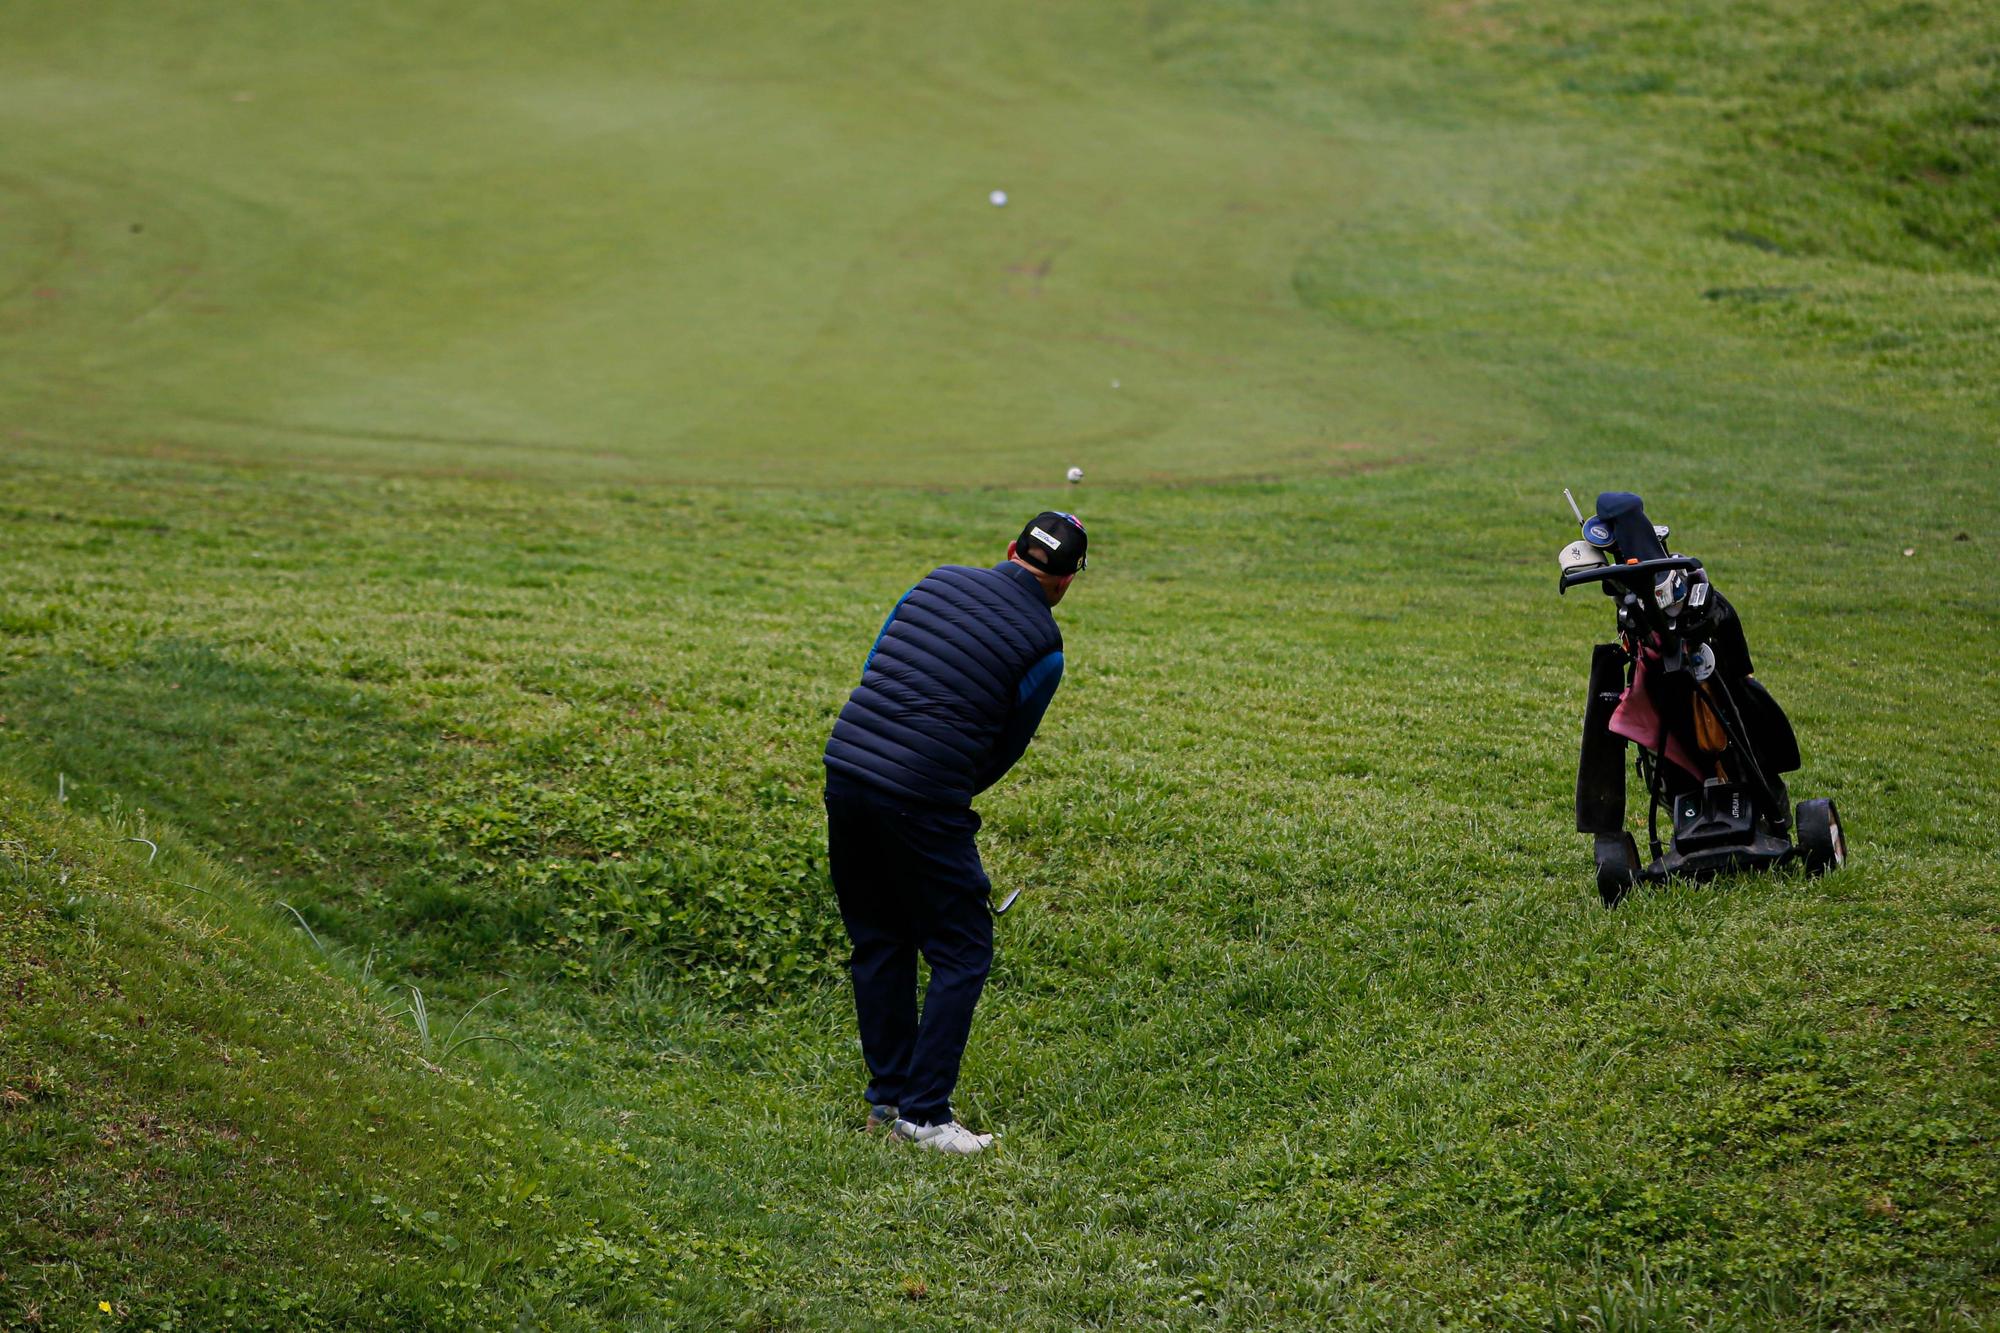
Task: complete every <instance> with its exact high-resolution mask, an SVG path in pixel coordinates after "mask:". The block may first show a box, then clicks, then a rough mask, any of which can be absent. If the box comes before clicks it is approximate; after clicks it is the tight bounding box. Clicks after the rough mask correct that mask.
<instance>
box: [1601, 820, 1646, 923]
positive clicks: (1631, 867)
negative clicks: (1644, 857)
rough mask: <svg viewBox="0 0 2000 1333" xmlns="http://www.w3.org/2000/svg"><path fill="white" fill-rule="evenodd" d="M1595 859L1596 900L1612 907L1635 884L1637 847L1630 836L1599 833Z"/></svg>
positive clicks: (1637, 871) (1637, 858) (1621, 899)
mask: <svg viewBox="0 0 2000 1333" xmlns="http://www.w3.org/2000/svg"><path fill="white" fill-rule="evenodd" d="M1596 855H1597V896H1598V897H1600V898H1602V899H1603V900H1604V905H1605V906H1606V907H1616V906H1618V904H1619V903H1620V902H1622V901H1624V898H1625V895H1626V894H1628V893H1630V892H1631V891H1632V886H1633V885H1634V884H1636V883H1638V882H1639V844H1638V843H1637V842H1634V841H1633V839H1632V835H1631V834H1630V833H1600V834H1598V835H1597V845H1596Z"/></svg>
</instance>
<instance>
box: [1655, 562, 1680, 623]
mask: <svg viewBox="0 0 2000 1333" xmlns="http://www.w3.org/2000/svg"><path fill="white" fill-rule="evenodd" d="M1687 595H1688V576H1687V571H1686V570H1684V569H1670V570H1668V571H1667V572H1666V573H1664V574H1662V575H1660V577H1658V578H1656V579H1654V580H1653V600H1654V601H1655V602H1658V603H1659V604H1660V609H1661V610H1662V611H1664V612H1666V613H1667V614H1668V615H1670V616H1677V615H1679V614H1680V612H1681V607H1682V606H1684V605H1686V604H1687Z"/></svg>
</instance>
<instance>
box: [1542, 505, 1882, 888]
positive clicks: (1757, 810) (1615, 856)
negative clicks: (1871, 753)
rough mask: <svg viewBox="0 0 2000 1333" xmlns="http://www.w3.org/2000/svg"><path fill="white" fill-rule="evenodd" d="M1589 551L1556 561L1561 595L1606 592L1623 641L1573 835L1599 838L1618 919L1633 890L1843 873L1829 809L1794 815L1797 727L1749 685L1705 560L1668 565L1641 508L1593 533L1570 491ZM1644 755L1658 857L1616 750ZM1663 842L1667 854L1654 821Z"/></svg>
mask: <svg viewBox="0 0 2000 1333" xmlns="http://www.w3.org/2000/svg"><path fill="white" fill-rule="evenodd" d="M1563 495H1564V498H1566V499H1568V500H1569V504H1570V510H1571V512H1572V513H1574V514H1575V515H1576V519H1577V523H1578V525H1579V526H1580V527H1581V529H1582V537H1581V538H1580V539H1579V540H1577V541H1574V542H1571V543H1570V544H1569V545H1568V546H1567V547H1565V548H1564V549H1563V553H1562V582H1561V584H1560V585H1559V588H1558V591H1559V592H1562V593H1567V592H1568V591H1569V590H1570V589H1571V588H1578V587H1582V586H1584V585H1585V584H1596V585H1597V586H1599V587H1601V588H1602V589H1603V590H1604V592H1605V595H1606V596H1608V597H1609V598H1610V599H1611V601H1612V604H1613V606H1614V607H1615V609H1616V614H1617V622H1618V638H1617V641H1616V642H1614V643H1600V644H1598V645H1597V646H1596V648H1595V649H1594V650H1593V652H1592V654H1591V661H1590V694H1589V697H1588V699H1587V701H1586V702H1585V705H1584V714H1583V750H1582V755H1581V758H1580V760H1579V762H1578V765H1577V776H1576V827H1577V831H1578V832H1579V833H1588V834H1591V835H1593V837H1594V839H1595V851H1596V860H1597V891H1598V894H1599V895H1600V896H1601V897H1602V898H1603V899H1604V903H1605V905H1606V906H1607V907H1610V906H1616V905H1617V903H1618V902H1619V901H1620V900H1621V899H1622V898H1624V896H1625V895H1626V893H1628V892H1629V891H1630V890H1631V888H1632V886H1633V885H1635V884H1637V883H1638V882H1639V881H1641V880H1645V881H1648V882H1659V881H1662V880H1665V879H1667V878H1669V877H1671V876H1685V877H1687V878H1692V879H1706V878H1708V877H1710V876H1712V875H1717V874H1721V873H1725V872H1730V871H1741V870H1769V869H1774V868H1776V867H1778V866H1782V865H1786V864H1789V863H1790V862H1792V861H1795V860H1796V861H1802V862H1803V863H1804V865H1805V867H1806V870H1807V871H1808V872H1809V873H1811V874H1816V875H1817V874H1823V873H1824V872H1826V871H1829V870H1837V869H1839V868H1840V866H1841V865H1842V864H1843V863H1844V862H1845V861H1846V859H1847V842H1846V839H1845V838H1844V837H1843V836H1842V834H1841V829H1840V817H1839V815H1838V813H1837V812H1836V811H1835V810H1834V805H1833V802H1832V801H1830V800H1811V801H1801V802H1799V805H1798V809H1797V813H1796V817H1794V814H1793V810H1792V807H1791V803H1790V802H1791V798H1790V795H1789V794H1788V793H1787V792H1786V790H1785V782H1784V778H1783V775H1784V774H1786V773H1789V772H1791V771H1792V770H1794V769H1796V768H1798V766H1799V746H1798V740H1797V737H1796V736H1795V735H1794V734H1793V732H1792V724H1791V722H1790V721H1789V720H1788V719H1787V718H1786V717H1785V713H1784V710H1783V709H1781V708H1780V707H1779V706H1778V701H1777V700H1776V699H1774V698H1772V697H1771V694H1770V692H1769V691H1768V690H1766V689H1765V688H1764V686H1763V683H1762V682H1761V681H1759V680H1757V679H1756V677H1755V676H1754V675H1752V667H1751V661H1750V649H1749V645H1748V643H1747V641H1746V640H1745V639H1744V636H1743V625H1742V622H1741V621H1740V620H1739V619H1738V617H1737V615H1736V611H1735V609H1734V608H1733V607H1731V606H1730V604H1729V602H1728V601H1727V600H1726V599H1725V598H1724V597H1723V596H1722V594H1721V593H1720V592H1718V591H1716V589H1715V587H1714V586H1713V585H1712V584H1711V583H1709V581H1708V575H1707V573H1706V572H1705V571H1704V570H1703V569H1702V564H1701V561H1699V560H1696V559H1694V558H1692V557H1690V556H1684V555H1672V554H1669V552H1668V551H1667V548H1666V544H1665V543H1666V540H1667V537H1668V535H1669V534H1668V530H1667V529H1666V528H1664V527H1655V526H1654V525H1653V523H1652V521H1651V520H1650V519H1648V518H1647V517H1646V511H1645V508H1644V506H1643V505H1642V503H1641V501H1640V499H1639V497H1638V496H1636V495H1631V494H1628V493H1625V492H1622V491H1611V492H1606V493H1605V494H1603V495H1600V496H1598V497H1597V512H1596V513H1595V514H1593V515H1591V516H1590V517H1588V518H1585V517H1584V516H1583V513H1582V511H1581V510H1579V509H1577V507H1576V501H1575V499H1574V498H1573V497H1571V496H1570V494H1569V492H1568V491H1564V492H1563ZM1628 744H1630V745H1632V746H1634V747H1635V748H1636V750H1637V756H1636V768H1637V770H1638V774H1639V778H1640V781H1641V782H1642V783H1643V784H1644V786H1645V788H1646V794H1647V798H1648V801H1649V808H1648V811H1647V816H1646V828H1647V834H1648V838H1649V840H1650V843H1651V851H1652V858H1651V860H1649V861H1645V862H1641V861H1640V859H1639V848H1638V843H1637V841H1636V839H1634V838H1633V836H1632V834H1631V832H1630V831H1629V830H1628V829H1627V828H1626V826H1625V747H1626V746H1627V745H1628ZM1662 810H1666V811H1667V812H1669V815H1670V817H1671V821H1672V832H1671V836H1670V838H1669V840H1668V843H1667V845H1666V846H1665V847H1664V848H1663V847H1662V845H1661V841H1660V812H1661V811H1662Z"/></svg>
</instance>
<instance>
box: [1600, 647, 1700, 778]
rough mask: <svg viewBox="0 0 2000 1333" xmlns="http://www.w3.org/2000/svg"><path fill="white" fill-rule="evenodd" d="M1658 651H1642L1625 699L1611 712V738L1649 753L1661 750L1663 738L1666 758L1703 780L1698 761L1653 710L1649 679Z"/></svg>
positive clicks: (1646, 649) (1648, 649)
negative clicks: (1644, 749)
mask: <svg viewBox="0 0 2000 1333" xmlns="http://www.w3.org/2000/svg"><path fill="white" fill-rule="evenodd" d="M1659 660H1660V654H1659V650H1658V649H1655V648H1641V649H1640V650H1639V666H1638V669H1637V670H1635V671H1634V672H1633V673H1632V683H1631V685H1629V686H1627V687H1626V690H1625V694H1624V697H1622V698H1621V699H1619V701H1618V707H1616V708H1614V709H1612V710H1611V721H1610V723H1609V726H1610V728H1611V733H1612V734H1613V735H1614V736H1623V737H1624V738H1625V739H1626V740H1628V741H1631V742H1632V743H1633V744H1635V745H1643V746H1645V747H1646V748H1647V749H1648V750H1655V749H1659V748H1660V736H1661V734H1662V733H1665V735H1666V741H1667V743H1666V747H1665V753H1666V756H1667V758H1669V759H1671V760H1672V761H1673V762H1674V763H1676V764H1679V765H1680V766H1681V767H1682V768H1684V769H1686V770H1687V772H1688V773H1689V775H1691V776H1693V777H1695V778H1703V777H1706V776H1707V774H1705V773H1704V772H1703V771H1702V769H1701V761H1700V760H1698V759H1696V758H1695V757H1694V756H1693V755H1692V754H1690V753H1688V748H1687V746H1685V745H1683V744H1681V738H1680V737H1679V736H1677V735H1675V734H1674V730H1673V728H1672V727H1669V726H1667V725H1666V724H1665V723H1664V722H1663V721H1662V720H1661V718H1660V710H1659V709H1657V708H1655V707H1653V689H1652V685H1651V682H1650V681H1649V679H1648V676H1649V674H1650V670H1649V669H1650V668H1656V667H1657V666H1658V664H1659Z"/></svg>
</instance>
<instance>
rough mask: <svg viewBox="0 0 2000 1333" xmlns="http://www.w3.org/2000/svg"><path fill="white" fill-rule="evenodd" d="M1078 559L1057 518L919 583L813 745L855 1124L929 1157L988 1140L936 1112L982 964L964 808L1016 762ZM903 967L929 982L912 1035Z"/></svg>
mask: <svg viewBox="0 0 2000 1333" xmlns="http://www.w3.org/2000/svg"><path fill="white" fill-rule="evenodd" d="M1084 545H1085V538H1084V534H1083V524H1081V523H1079V522H1078V521H1077V520H1076V518H1075V517H1074V516H1073V515H1070V514H1059V513H1053V512H1050V513H1042V514H1037V515H1035V517H1034V518H1033V519H1032V520H1030V521H1029V523H1028V526H1027V527H1025V528H1023V529H1022V530H1021V535H1020V537H1019V538H1018V539H1017V540H1015V541H1014V542H1012V543H1011V544H1009V545H1008V547H1007V558H1006V560H1004V561H1002V562H1001V563H1000V564H997V565H995V566H994V567H993V568H991V569H973V568H969V567H967V566H964V565H946V566H944V567H943V568H942V569H937V570H933V571H932V572H931V573H930V574H929V575H928V576H926V577H925V579H924V580H923V582H921V583H919V584H917V586H916V587H914V588H912V589H910V590H909V591H908V592H907V593H905V594H903V599H902V600H901V601H899V602H897V603H896V606H895V609H894V610H892V611H891V612H890V613H889V618H888V620H886V621H885V622H883V625H882V632H881V633H880V634H878V635H876V637H875V646H874V648H873V649H871V650H870V651H869V654H868V661H867V663H866V664H865V665H864V666H863V667H862V669H861V684H860V685H859V686H857V687H856V688H855V691H854V693H853V694H851V695H849V696H848V700H847V706H846V707H844V708H842V709H841V710H840V718H839V720H838V721H836V722H835V723H834V724H833V736H832V738H831V739H830V740H828V741H827V743H826V841H827V860H828V862H829V863H830V865H831V868H832V871H833V888H834V893H835V895H836V896H837V897H838V898H839V899H840V916H841V919H842V920H843V921H845V922H846V923H847V935H848V938H849V939H850V940H852V941H853V943H854V953H853V956H852V958H851V959H850V961H849V970H850V971H851V972H852V974H853V977H854V1009H855V1014H856V1016H857V1017H858V1018H859V1019H860V1023H861V1051H862V1054H863V1055H864V1056H865V1057H866V1058H867V1061H868V1074H869V1084H868V1103H869V1110H868V1126H869V1128H871V1129H874V1128H879V1127H880V1126H882V1125H888V1126H889V1128H890V1132H891V1133H892V1134H893V1135H895V1137H897V1138H900V1139H907V1140H909V1141H911V1142H913V1143H917V1144H921V1145H922V1146H924V1147H926V1148H931V1149H934V1150H936V1151H938V1152H946V1153H976V1152H979V1151H981V1150H982V1149H984V1148H985V1147H986V1146H987V1145H988V1144H990V1143H991V1142H992V1141H993V1136H992V1135H990V1134H974V1133H973V1132H972V1131H971V1130H969V1129H967V1128H965V1126H963V1125H961V1124H959V1123H958V1121H957V1120H955V1119H954V1118H953V1117H952V1112H951V1092H952V1089H953V1088H954V1087H955V1086H956V1085H957V1083H958V1066H959V1062H960V1060H962V1059H963V1058H964V1055H965V1043H966V1039H967V1038H968V1037H969V1036H971V1034H972V1010H973V1007H974V1006H975V1005H977V1004H978V1003H979V992H980V991H981V989H983V988H984V986H985V985H986V973H987V971H988V969H989V968H991V966H992V964H993V916H992V910H991V908H990V906H989V905H988V902H987V897H988V895H989V894H990V893H991V892H992V889H993V885H992V882H991V881H990V880H988V879H987V878H986V872H985V870H984V869H982V868H981V866H980V864H979V849H978V848H977V847H975V846H974V845H973V840H972V839H973V834H974V833H975V832H977V831H978V829H979V816H978V815H976V814H974V813H973V811H972V798H973V797H974V796H977V795H978V794H979V793H980V792H982V791H985V790H986V789H987V788H988V787H990V786H992V785H993V784H994V783H995V782H998V781H999V780H1000V778H1001V776H1002V775H1004V774H1005V773H1006V772H1007V770H1008V769H1010V768H1012V767H1013V766H1014V761H1015V760H1017V759H1019V758H1020V757H1021V755H1022V754H1023V753H1024V752H1025V751H1026V750H1027V748H1028V742H1029V740H1031V739H1032V738H1033V737H1034V734H1035V728H1036V726H1037V725H1039V724H1040V722H1041V720H1042V714H1043V712H1044V711H1046V710H1047V708H1048V706H1049V700H1050V699H1051V698H1052V697H1054V695H1055V692H1056V685H1057V684H1058V683H1059V682H1060V681H1061V680H1062V673H1063V654H1062V647H1063V641H1062V631H1061V630H1059V629H1057V628H1056V620H1055V617H1054V616H1053V615H1051V614H1050V611H1049V608H1051V607H1053V606H1054V605H1055V604H1056V603H1057V602H1060V601H1061V600H1062V599H1063V594H1064V593H1066V592H1068V591H1069V585H1070V581H1071V580H1072V579H1074V578H1075V577H1076V575H1077V571H1079V570H1081V569H1082V568H1083V563H1084ZM918 953H922V954H923V956H924V960H925V961H926V962H928V963H929V964H930V968H931V979H930V985H929V986H928V987H927V988H926V989H925V991H924V1010H923V1018H922V1020H921V1021H919V1019H918V1017H917V955H918Z"/></svg>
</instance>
